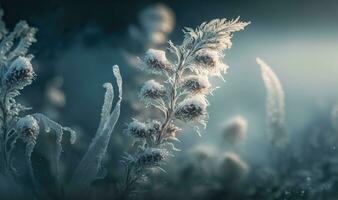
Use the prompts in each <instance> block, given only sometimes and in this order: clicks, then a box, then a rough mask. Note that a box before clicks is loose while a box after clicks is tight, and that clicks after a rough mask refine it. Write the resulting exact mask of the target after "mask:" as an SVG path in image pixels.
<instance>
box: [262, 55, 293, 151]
mask: <svg viewBox="0 0 338 200" xmlns="http://www.w3.org/2000/svg"><path fill="white" fill-rule="evenodd" d="M256 60H257V64H258V65H259V66H260V67H261V75H262V79H263V81H264V85H265V88H266V91H267V97H266V113H267V120H268V125H269V129H270V130H269V131H270V134H271V135H270V137H271V142H272V143H273V144H277V145H281V144H283V143H284V142H285V140H286V139H287V131H286V129H285V122H284V118H285V111H284V107H285V100H284V99H285V96H284V91H283V87H282V85H281V83H280V81H279V79H278V77H277V76H276V74H275V73H274V71H273V70H272V69H271V68H270V67H269V66H268V65H267V64H266V63H265V62H264V61H263V60H261V59H260V58H257V59H256Z"/></svg>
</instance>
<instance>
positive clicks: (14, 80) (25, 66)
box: [3, 56, 36, 89]
mask: <svg viewBox="0 0 338 200" xmlns="http://www.w3.org/2000/svg"><path fill="white" fill-rule="evenodd" d="M35 76H36V75H35V73H34V70H33V67H32V64H31V63H30V59H29V58H26V57H21V56H20V57H18V58H17V59H15V60H14V61H13V62H12V64H11V65H10V66H9V68H8V70H7V72H6V73H5V77H4V79H3V84H4V85H5V86H6V87H7V89H12V88H17V89H22V88H23V87H25V86H27V85H29V84H31V83H32V81H33V80H34V78H35Z"/></svg>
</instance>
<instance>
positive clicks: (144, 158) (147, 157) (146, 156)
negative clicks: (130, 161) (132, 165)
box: [136, 148, 169, 167]
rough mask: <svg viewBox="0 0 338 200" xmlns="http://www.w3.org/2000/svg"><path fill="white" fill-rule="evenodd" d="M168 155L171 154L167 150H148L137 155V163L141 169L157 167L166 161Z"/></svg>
mask: <svg viewBox="0 0 338 200" xmlns="http://www.w3.org/2000/svg"><path fill="white" fill-rule="evenodd" d="M168 155H169V153H168V151H167V150H165V149H158V148H146V149H145V150H144V152H142V153H140V154H139V155H137V157H136V163H137V165H138V166H140V167H155V166H158V165H159V164H160V162H161V161H163V160H165V159H166V158H167V157H168Z"/></svg>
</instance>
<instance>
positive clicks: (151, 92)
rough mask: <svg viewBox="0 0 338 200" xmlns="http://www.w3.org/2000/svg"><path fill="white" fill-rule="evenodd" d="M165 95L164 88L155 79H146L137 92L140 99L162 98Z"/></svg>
mask: <svg viewBox="0 0 338 200" xmlns="http://www.w3.org/2000/svg"><path fill="white" fill-rule="evenodd" d="M165 95H166V90H165V88H164V86H163V85H161V84H160V83H158V82H156V81H155V80H149V81H147V82H146V83H145V84H144V85H143V87H142V88H141V91H140V93H139V97H140V99H141V100H142V101H144V102H147V101H148V100H155V99H159V98H162V97H164V96H165Z"/></svg>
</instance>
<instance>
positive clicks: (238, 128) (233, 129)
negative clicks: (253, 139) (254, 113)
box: [223, 116, 248, 144]
mask: <svg viewBox="0 0 338 200" xmlns="http://www.w3.org/2000/svg"><path fill="white" fill-rule="evenodd" d="M247 130H248V121H247V120H246V119H245V118H244V117H242V116H235V117H233V118H231V119H229V120H228V121H226V122H225V124H224V129H223V136H224V139H225V140H226V142H228V143H230V144H238V143H239V142H241V141H242V140H243V139H244V138H245V136H246V133H247Z"/></svg>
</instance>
